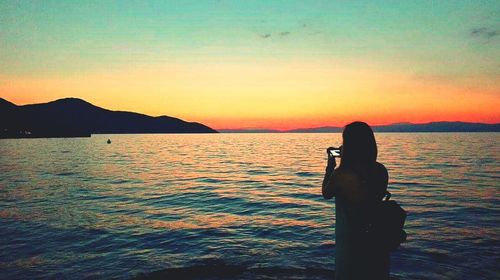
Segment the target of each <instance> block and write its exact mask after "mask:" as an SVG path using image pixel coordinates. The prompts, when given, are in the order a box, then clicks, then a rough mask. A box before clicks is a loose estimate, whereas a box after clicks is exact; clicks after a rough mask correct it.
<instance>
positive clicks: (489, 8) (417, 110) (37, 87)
mask: <svg viewBox="0 0 500 280" xmlns="http://www.w3.org/2000/svg"><path fill="white" fill-rule="evenodd" d="M0 97H2V98H5V99H7V100H9V101H12V102H14V103H16V104H28V103H39V102H47V101H51V100H54V99H58V98H63V97H79V98H83V99H85V100H87V101H89V102H91V103H94V104H96V105H98V106H101V107H105V108H109V109H115V110H118V109H119V110H127V111H135V112H141V113H145V114H150V115H170V116H175V117H179V118H182V119H185V120H188V121H198V122H202V123H205V124H207V125H209V126H212V127H214V128H219V129H220V128H277V129H288V128H299V127H316V126H325V125H344V124H345V123H346V122H349V121H353V120H364V121H367V122H368V123H370V124H386V123H393V122H428V121H438V120H448V121H455V120H461V121H477V122H488V123H493V122H500V109H499V108H500V1H479V0H478V1H425V0H419V1H373V0H372V1H291V0H289V1H267V0H265V1H225V0H220V1H0Z"/></svg>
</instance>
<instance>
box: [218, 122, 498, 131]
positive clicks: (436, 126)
mask: <svg viewBox="0 0 500 280" xmlns="http://www.w3.org/2000/svg"><path fill="white" fill-rule="evenodd" d="M343 129H344V128H343V127H337V126H325V127H316V128H301V129H292V130H267V129H250V130H245V129H220V130H219V132H222V133H277V132H280V133H331V132H342V130H343ZM372 129H373V131H375V132H500V123H496V124H486V123H468V122H430V123H421V124H413V123H395V124H389V125H375V126H372Z"/></svg>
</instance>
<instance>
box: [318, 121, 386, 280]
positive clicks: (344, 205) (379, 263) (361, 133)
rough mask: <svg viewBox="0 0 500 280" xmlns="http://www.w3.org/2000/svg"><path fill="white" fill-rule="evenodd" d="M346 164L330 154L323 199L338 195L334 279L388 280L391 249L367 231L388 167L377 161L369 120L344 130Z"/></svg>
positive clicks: (336, 198)
mask: <svg viewBox="0 0 500 280" xmlns="http://www.w3.org/2000/svg"><path fill="white" fill-rule="evenodd" d="M342 139H343V144H342V148H341V162H340V166H339V167H338V168H335V167H336V161H335V157H333V156H332V155H330V153H328V152H327V153H328V165H327V167H326V173H325V178H324V180H323V187H322V192H323V197H324V198H325V199H331V198H332V197H335V218H336V219H335V280H344V279H350V280H355V279H388V278H389V266H390V262H389V251H388V250H387V249H385V248H382V247H380V246H377V245H379V244H374V243H376V242H371V241H370V236H368V234H367V233H366V230H367V226H368V223H369V219H370V214H372V213H373V211H372V210H373V209H374V207H375V204H376V203H377V202H379V201H380V200H381V199H382V198H383V197H384V195H385V192H386V190H387V183H388V178H389V177H388V174H387V169H386V168H385V167H384V165H382V164H380V163H378V162H377V143H376V142H375V136H374V135H373V131H372V129H371V128H370V126H368V125H367V124H366V123H363V122H353V123H351V124H349V125H347V126H346V127H345V128H344V131H343V133H342Z"/></svg>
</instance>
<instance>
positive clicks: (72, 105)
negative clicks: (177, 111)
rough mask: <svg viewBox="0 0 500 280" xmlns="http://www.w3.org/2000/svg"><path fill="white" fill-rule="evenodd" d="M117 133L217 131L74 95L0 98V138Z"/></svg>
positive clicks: (87, 135)
mask: <svg viewBox="0 0 500 280" xmlns="http://www.w3.org/2000/svg"><path fill="white" fill-rule="evenodd" d="M101 133H102V134H108V133H109V134H119V133H217V131H216V130H214V129H212V128H210V127H208V126H206V125H203V124H200V123H196V122H186V121H183V120H181V119H177V118H173V117H167V116H161V117H151V116H147V115H143V114H138V113H132V112H123V111H111V110H106V109H103V108H100V107H97V106H94V105H92V104H90V103H88V102H86V101H84V100H81V99H77V98H65V99H59V100H56V101H53V102H49V103H43V104H31V105H23V106H17V105H15V104H13V103H11V102H9V101H7V100H5V99H2V98H0V138H36V137H89V136H90V135H91V134H101Z"/></svg>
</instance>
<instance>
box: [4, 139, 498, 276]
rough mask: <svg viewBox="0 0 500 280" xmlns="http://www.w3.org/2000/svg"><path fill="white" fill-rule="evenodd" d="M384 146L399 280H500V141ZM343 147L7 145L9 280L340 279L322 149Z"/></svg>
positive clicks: (269, 142)
mask: <svg viewBox="0 0 500 280" xmlns="http://www.w3.org/2000/svg"><path fill="white" fill-rule="evenodd" d="M108 138H110V139H111V140H112V144H107V143H106V141H107V139H108ZM376 138H377V141H378V145H379V156H378V161H379V162H381V163H383V164H384V165H385V166H386V167H387V169H388V171H389V177H390V179H389V190H390V191H391V192H392V194H393V195H392V199H394V200H396V201H398V202H399V203H400V204H401V205H402V207H404V208H405V209H406V210H407V211H408V218H407V222H406V226H405V229H406V231H407V233H408V241H407V242H406V243H404V244H402V246H401V247H400V248H399V249H398V250H397V251H395V252H394V253H393V254H392V258H391V262H392V265H391V275H392V276H393V277H395V278H397V279H495V278H497V279H498V277H499V273H500V272H499V268H498V264H499V253H498V252H499V251H500V244H499V242H500V236H499V233H500V231H499V217H500V215H499V214H500V207H499V206H500V204H499V196H498V194H499V189H500V184H499V179H500V165H499V160H500V144H499V143H500V141H499V140H500V134H499V133H402V134H397V133H386V134H383V133H381V134H376ZM340 143H341V135H340V134H205V135H201V134H185V135H166V134H163V135H161V134H158V135H93V136H92V137H91V138H73V139H18V140H0V278H8V279H11V278H32V277H42V278H49V277H56V278H67V279H79V278H84V277H90V278H110V277H118V278H130V277H134V276H138V275H147V274H148V273H151V272H154V271H159V270H164V269H171V268H185V269H186V270H187V271H189V269H190V268H192V267H198V268H199V267H210V266H215V267H221V266H222V267H229V268H231V267H237V268H241V269H242V271H243V272H242V274H237V275H236V276H235V275H228V277H229V276H230V277H233V278H245V277H246V278H259V277H264V276H266V275H267V276H270V277H272V276H273V273H279V274H274V276H276V277H284V278H290V277H296V278H297V277H298V278H304V279H328V278H331V276H332V275H333V271H334V269H335V258H334V254H335V241H334V240H335V218H334V217H335V215H334V213H335V207H334V200H324V199H323V197H322V196H321V182H322V179H323V175H324V173H323V172H324V169H325V163H326V152H325V149H326V148H327V147H329V146H338V145H339V144H340ZM167 271H168V270H167ZM220 273H222V274H219V275H218V277H224V274H223V273H224V270H223V271H221V272H220ZM267 276H266V277H267Z"/></svg>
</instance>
